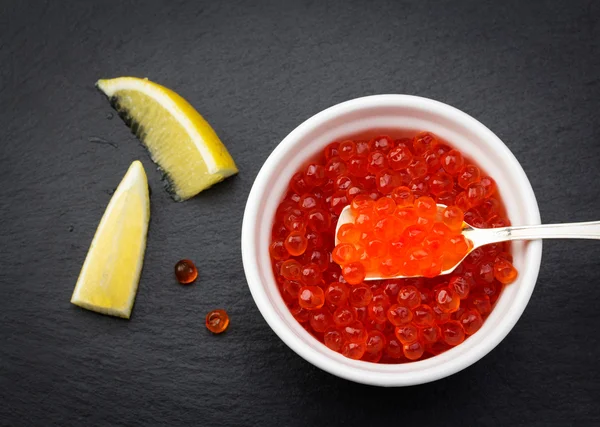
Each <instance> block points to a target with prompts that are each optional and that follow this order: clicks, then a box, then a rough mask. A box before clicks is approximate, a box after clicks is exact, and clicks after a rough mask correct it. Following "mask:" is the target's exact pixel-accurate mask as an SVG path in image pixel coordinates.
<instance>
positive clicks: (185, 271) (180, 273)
mask: <svg viewBox="0 0 600 427" xmlns="http://www.w3.org/2000/svg"><path fill="white" fill-rule="evenodd" d="M175 277H176V278H177V281H178V282H179V283H181V284H182V285H189V284H190V283H192V282H193V281H194V280H196V278H197V277H198V269H197V268H196V266H195V265H194V263H193V262H192V261H190V260H189V259H182V260H180V261H177V264H175Z"/></svg>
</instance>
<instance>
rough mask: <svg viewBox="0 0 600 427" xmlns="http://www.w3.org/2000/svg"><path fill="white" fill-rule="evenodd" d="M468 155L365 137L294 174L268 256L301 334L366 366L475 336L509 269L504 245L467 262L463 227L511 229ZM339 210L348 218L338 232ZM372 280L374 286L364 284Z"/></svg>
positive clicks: (420, 138) (439, 144)
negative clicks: (350, 217) (348, 212)
mask: <svg viewBox="0 0 600 427" xmlns="http://www.w3.org/2000/svg"><path fill="white" fill-rule="evenodd" d="M473 160H476V159H469V158H467V157H466V156H464V155H463V153H461V152H460V150H457V149H455V148H453V147H452V144H451V143H448V142H446V141H443V140H441V139H440V138H439V137H437V136H436V135H434V134H432V133H430V132H420V133H415V134H412V136H410V137H407V135H405V134H403V135H400V137H398V138H394V137H393V135H392V136H388V135H379V136H375V137H372V136H371V135H369V138H364V139H347V140H341V141H336V142H332V143H330V144H328V145H327V146H326V147H325V148H324V149H323V151H322V153H321V154H320V155H319V156H316V157H314V158H313V159H311V161H310V163H308V164H306V165H304V166H303V167H302V168H301V169H299V170H298V171H297V173H296V174H295V175H294V176H293V177H292V178H291V180H290V182H289V186H288V188H287V192H286V193H285V194H284V196H283V198H282V200H281V202H280V204H279V206H278V207H277V210H276V212H275V215H274V222H273V228H272V230H271V237H270V239H271V240H270V245H269V254H270V257H271V262H272V266H273V274H274V276H275V279H276V283H277V286H278V287H279V291H280V294H281V297H282V300H283V302H284V303H285V304H286V305H287V307H288V309H289V310H290V313H291V314H292V316H293V317H294V318H295V319H296V320H297V321H298V322H299V323H300V324H301V325H302V326H303V328H304V329H305V330H306V331H308V332H309V333H310V334H311V335H312V336H314V337H315V339H318V340H320V341H321V342H323V343H324V345H325V346H327V347H328V348H329V349H330V350H331V351H335V352H338V353H341V354H343V355H344V356H346V357H348V358H351V359H355V360H362V361H365V362H370V363H410V362H412V361H415V360H423V359H426V358H429V357H433V356H436V355H438V354H440V353H443V352H444V351H447V350H448V349H450V348H452V347H454V346H457V345H460V344H461V343H462V342H463V341H464V340H465V339H469V336H471V335H473V334H477V333H480V332H479V331H480V329H482V328H483V325H484V323H485V321H486V318H487V317H488V316H489V314H490V313H491V311H492V309H493V307H494V304H495V302H496V301H497V299H498V298H499V296H500V294H501V292H502V290H503V288H504V287H505V286H511V285H510V284H511V283H513V282H514V281H515V280H516V279H517V277H518V272H517V270H516V269H515V267H514V265H513V264H512V263H513V259H512V255H511V250H510V244H505V243H502V244H492V245H487V246H483V247H481V248H477V249H475V250H473V251H472V252H471V253H470V254H469V255H468V256H466V254H467V253H468V252H469V250H470V248H471V243H470V242H469V241H468V240H466V239H465V238H464V236H463V235H462V234H461V233H462V228H463V224H464V222H466V223H468V224H470V225H472V226H474V227H481V228H497V227H505V226H508V225H510V221H509V220H508V217H507V215H506V209H505V206H504V204H503V202H502V198H501V195H500V193H499V191H498V187H497V184H496V182H495V181H494V179H493V178H492V177H490V176H488V175H487V174H486V172H485V171H484V170H482V169H481V168H480V167H479V166H478V165H477V163H476V162H475V161H473ZM438 204H442V205H445V206H446V208H444V209H443V210H442V209H438V207H437V205H438ZM347 206H350V209H351V211H352V215H353V217H354V222H352V223H347V224H343V225H342V226H341V227H340V228H339V229H336V227H337V221H338V217H339V215H340V213H341V212H342V210H343V209H344V208H345V207H347ZM336 239H337V240H336ZM336 242H337V243H338V244H337V245H336ZM457 263H458V265H457ZM455 266H456V268H455V270H454V271H453V273H452V274H451V275H440V273H441V272H442V270H444V269H447V268H450V267H455ZM371 274H373V275H377V276H380V277H383V280H376V281H372V280H365V279H366V278H367V276H368V275H371ZM396 275H403V276H412V275H415V276H420V277H414V278H406V279H395V278H393V276H396ZM207 326H208V325H207Z"/></svg>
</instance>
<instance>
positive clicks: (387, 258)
mask: <svg viewBox="0 0 600 427" xmlns="http://www.w3.org/2000/svg"><path fill="white" fill-rule="evenodd" d="M396 201H398V203H397V202H396ZM350 206H351V211H352V213H353V216H354V223H348V224H344V225H342V226H341V227H340V229H339V230H338V233H337V237H338V240H339V242H340V243H339V244H338V245H337V246H336V247H335V248H334V249H333V252H332V254H331V255H332V259H333V261H334V262H336V263H338V264H339V265H341V266H342V274H343V276H344V279H346V281H347V282H348V283H349V284H351V285H356V284H359V283H361V282H362V281H363V280H364V278H365V275H366V274H369V273H372V274H375V275H377V276H380V277H393V276H398V275H401V276H407V277H412V276H424V277H435V276H438V275H439V274H440V273H441V272H442V270H447V269H449V268H451V267H453V266H454V265H456V264H457V263H458V262H459V261H460V260H462V259H463V258H464V256H465V255H466V254H467V252H468V251H469V249H470V247H471V243H470V242H469V241H468V240H467V239H465V238H464V236H463V235H462V234H461V232H462V227H463V218H464V213H463V211H462V209H460V208H459V207H458V206H447V207H446V208H444V209H443V210H442V211H440V212H438V208H437V205H436V202H435V200H433V199H432V198H431V197H429V196H421V197H419V198H417V199H415V197H414V195H413V193H412V191H411V190H410V188H408V187H405V186H401V187H397V188H395V189H394V190H393V191H392V193H391V196H384V197H381V198H380V199H377V201H375V200H373V199H371V197H369V196H368V195H364V194H359V195H358V196H356V197H355V198H354V199H353V200H352V203H351V204H350Z"/></svg>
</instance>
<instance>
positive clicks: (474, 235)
mask: <svg viewBox="0 0 600 427" xmlns="http://www.w3.org/2000/svg"><path fill="white" fill-rule="evenodd" d="M437 208H438V213H441V211H442V210H444V208H446V205H440V204H438V205H437ZM347 223H354V215H352V211H351V210H350V206H346V207H345V208H344V209H343V210H342V213H341V214H340V217H339V218H338V223H337V227H336V229H335V236H336V237H335V244H336V245H337V244H338V243H339V241H338V238H337V232H338V230H339V228H340V227H341V226H342V225H343V224H347ZM462 234H463V236H465V238H467V239H468V240H470V241H471V242H472V244H473V246H472V247H471V249H470V250H469V252H467V254H466V255H465V256H464V257H463V259H465V258H466V257H467V255H469V254H470V253H471V252H472V251H473V250H475V249H477V248H478V247H480V246H483V245H488V244H490V243H498V242H506V241H508V240H537V239H600V221H590V222H574V223H570V224H544V225H521V226H511V227H501V228H475V227H471V226H470V225H469V224H467V223H466V222H465V223H463V231H462ZM463 259H461V260H460V261H458V262H457V263H456V265H454V266H453V267H451V268H449V269H447V270H444V271H442V272H441V275H444V274H449V273H452V272H453V271H454V269H455V268H456V267H457V266H458V264H460V263H461V262H462V260H463ZM409 277H418V276H392V277H381V276H377V275H375V274H373V273H367V276H366V277H365V280H382V279H405V278H409Z"/></svg>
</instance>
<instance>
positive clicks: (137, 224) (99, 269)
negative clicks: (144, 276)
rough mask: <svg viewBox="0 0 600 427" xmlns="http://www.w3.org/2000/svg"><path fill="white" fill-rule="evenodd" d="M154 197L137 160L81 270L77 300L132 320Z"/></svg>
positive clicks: (101, 222) (106, 213) (107, 209)
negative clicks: (130, 317) (151, 196)
mask: <svg viewBox="0 0 600 427" xmlns="http://www.w3.org/2000/svg"><path fill="white" fill-rule="evenodd" d="M149 219H150V197H149V195H148V180H147V179H146V173H145V172H144V167H143V166H142V164H141V163H140V162H139V161H135V162H133V163H132V164H131V166H130V167H129V170H127V173H126V174H125V176H124V177H123V180H122V181H121V183H120V184H119V186H118V187H117V189H116V190H115V193H114V194H113V196H112V198H111V199H110V202H109V203H108V206H107V208H106V211H105V212H104V215H103V216H102V219H101V220H100V225H98V229H97V230H96V234H95V235H94V239H93V240H92V244H91V246H90V249H89V251H88V253H87V257H86V258H85V262H84V263H83V267H82V268H81V272H80V273H79V278H78V279H77V284H76V285H75V290H74V291H73V296H72V297H71V302H72V303H73V304H75V305H78V306H80V307H83V308H86V309H88V310H92V311H97V312H98V313H103V314H108V315H111V316H119V317H124V318H126V319H129V316H130V315H131V309H132V308H133V301H134V300H135V294H136V292H137V287H138V281H139V279H140V273H141V271H142V264H143V262H144V251H145V250H146V234H147V231H148V221H149Z"/></svg>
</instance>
